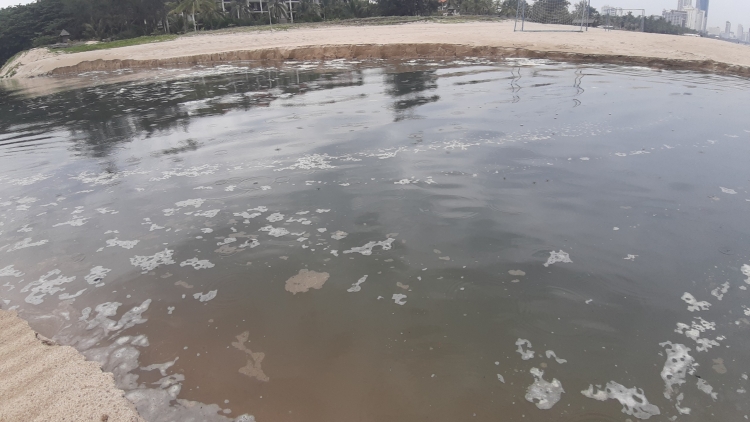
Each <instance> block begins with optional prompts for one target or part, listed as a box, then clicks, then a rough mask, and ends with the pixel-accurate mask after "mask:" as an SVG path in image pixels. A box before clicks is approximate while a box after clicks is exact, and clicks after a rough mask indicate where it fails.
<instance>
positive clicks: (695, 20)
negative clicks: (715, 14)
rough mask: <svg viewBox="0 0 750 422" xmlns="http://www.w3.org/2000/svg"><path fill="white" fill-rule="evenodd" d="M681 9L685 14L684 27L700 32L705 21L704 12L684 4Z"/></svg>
mask: <svg viewBox="0 0 750 422" xmlns="http://www.w3.org/2000/svg"><path fill="white" fill-rule="evenodd" d="M682 11H683V12H685V13H686V14H687V16H686V17H685V27H686V28H688V29H692V30H693V31H698V32H702V31H703V28H704V27H705V22H706V12H704V11H702V10H700V9H696V8H695V7H693V6H685V7H683V8H682Z"/></svg>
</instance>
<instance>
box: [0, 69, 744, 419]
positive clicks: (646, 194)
mask: <svg viewBox="0 0 750 422" xmlns="http://www.w3.org/2000/svg"><path fill="white" fill-rule="evenodd" d="M149 75H150V76H149V78H148V79H147V80H146V81H141V82H132V81H126V82H122V81H119V82H118V81H116V80H115V83H111V84H107V83H105V82H107V79H106V78H103V82H102V83H101V84H99V85H96V86H85V87H78V88H71V89H68V90H63V91H58V92H56V93H52V94H49V95H45V96H37V97H30V96H28V95H27V93H28V90H10V89H6V90H5V91H2V92H1V93H0V95H1V96H2V101H0V130H1V132H0V160H1V161H2V169H3V170H2V173H0V207H1V209H2V211H1V212H2V214H1V215H0V238H1V239H0V283H1V284H0V292H2V293H1V299H2V301H1V302H0V305H1V306H2V307H3V309H17V310H19V311H20V312H21V315H22V316H23V317H25V318H27V319H29V320H30V321H31V324H32V326H33V327H34V328H36V329H37V330H39V331H41V332H42V333H43V334H45V335H48V336H54V337H55V338H57V339H58V340H59V341H61V342H63V343H66V344H71V345H73V346H75V347H76V348H78V349H79V350H81V351H82V352H83V353H84V354H85V355H86V356H88V357H89V358H91V359H96V360H98V361H100V362H102V364H103V366H104V368H105V370H107V371H111V372H113V373H114V374H115V377H116V379H117V383H118V385H119V386H120V387H121V388H123V389H125V390H126V391H127V395H128V398H129V399H131V400H133V401H134V402H136V404H137V406H138V410H139V411H140V412H141V413H142V414H143V415H144V416H145V417H146V418H147V419H149V420H226V419H234V418H236V419H237V420H244V421H249V420H253V418H255V420H257V421H274V422H275V421H305V422H309V421H354V420H357V421H382V420H388V421H415V420H435V421H455V420H477V421H490V420H492V421H495V420H498V418H501V419H502V420H514V421H515V420H529V421H550V420H554V421H609V420H612V421H621V420H628V418H630V420H635V419H649V418H653V419H655V420H667V419H669V420H673V418H677V420H685V421H705V420H740V419H743V418H744V417H745V415H748V414H750V409H748V404H747V403H748V400H747V398H746V397H747V395H746V394H747V393H746V390H747V388H748V375H747V373H748V363H750V352H749V351H748V350H750V348H749V346H750V342H749V340H748V339H749V338H750V337H748V336H747V333H748V330H749V329H750V294H748V292H747V285H748V284H750V257H749V256H748V252H749V251H748V238H749V236H750V223H748V219H747V218H746V215H747V209H748V207H750V195H749V194H748V192H747V184H748V177H747V175H746V174H745V173H746V172H745V169H746V167H747V158H746V157H748V153H750V143H749V142H748V141H749V140H750V124H748V123H747V119H746V118H745V115H746V110H747V107H746V106H747V104H746V100H747V96H748V87H750V84H748V83H747V81H743V80H740V79H734V78H725V77H714V76H707V75H701V74H694V73H682V74H680V73H669V72H657V71H650V70H645V69H637V68H623V67H615V66H594V67H581V66H572V65H566V64H559V63H549V62H543V61H540V62H530V61H524V60H517V61H507V62H500V63H493V62H488V61H483V60H468V61H456V62H434V63H433V62H425V61H410V62H402V63H385V62H382V63H381V62H374V63H346V62H342V61H335V62H329V63H325V64H320V65H319V64H317V63H316V64H311V63H293V64H288V65H286V66H285V67H283V68H279V69H272V68H249V67H244V66H220V67H216V68H196V69H183V70H179V71H168V70H163V71H155V72H153V73H151V74H149ZM105 76H106V75H105ZM87 77H88V76H87ZM82 78H83V77H82ZM111 81H113V80H110V82H111ZM77 83H78V82H76V80H72V81H71V85H72V86H76V84H77ZM250 415H253V416H252V417H251V416H250Z"/></svg>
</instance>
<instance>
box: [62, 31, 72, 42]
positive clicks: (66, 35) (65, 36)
mask: <svg viewBox="0 0 750 422" xmlns="http://www.w3.org/2000/svg"><path fill="white" fill-rule="evenodd" d="M60 42H61V43H65V44H67V43H68V42H70V34H69V33H68V31H66V30H64V29H63V30H62V32H60Z"/></svg>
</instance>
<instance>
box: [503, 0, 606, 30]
mask: <svg viewBox="0 0 750 422" xmlns="http://www.w3.org/2000/svg"><path fill="white" fill-rule="evenodd" d="M590 3H591V0H518V6H517V8H516V23H515V25H514V27H513V31H514V32H515V31H523V32H583V31H587V30H588V26H589V20H590V18H589V11H590V9H591V6H590Z"/></svg>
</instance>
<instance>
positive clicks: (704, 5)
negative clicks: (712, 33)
mask: <svg viewBox="0 0 750 422" xmlns="http://www.w3.org/2000/svg"><path fill="white" fill-rule="evenodd" d="M708 1H709V0H696V2H695V7H696V8H698V9H700V10H702V11H703V12H705V21H706V23H705V24H704V25H703V29H702V31H704V32H705V31H706V26H707V25H708Z"/></svg>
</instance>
